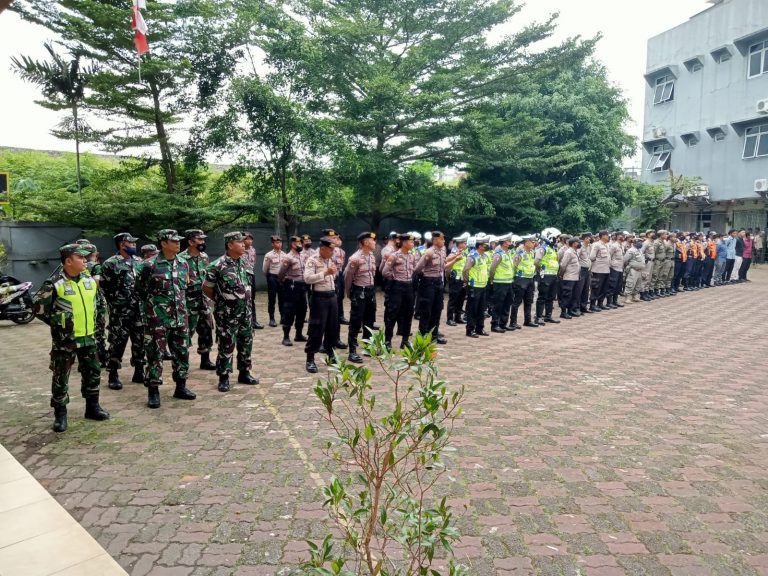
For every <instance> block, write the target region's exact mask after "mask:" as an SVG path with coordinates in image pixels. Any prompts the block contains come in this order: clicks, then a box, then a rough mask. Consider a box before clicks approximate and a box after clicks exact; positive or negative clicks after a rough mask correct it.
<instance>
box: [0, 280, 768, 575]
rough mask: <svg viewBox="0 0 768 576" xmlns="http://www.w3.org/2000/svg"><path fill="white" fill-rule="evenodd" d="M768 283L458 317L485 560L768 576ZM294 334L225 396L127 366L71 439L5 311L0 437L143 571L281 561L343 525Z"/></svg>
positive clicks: (468, 469)
mask: <svg viewBox="0 0 768 576" xmlns="http://www.w3.org/2000/svg"><path fill="white" fill-rule="evenodd" d="M752 278H753V280H754V281H753V282H752V283H750V284H747V285H739V286H729V287H724V288H718V289H712V290H705V291H699V292H696V293H690V294H685V295H680V296H677V297H675V298H667V299H664V300H660V301H656V302H654V303H650V304H638V305H633V306H630V307H627V308H625V309H623V310H619V311H614V312H607V313H601V314H593V315H591V316H589V317H586V318H583V319H580V320H573V321H571V322H568V323H567V325H566V324H563V325H560V326H547V327H546V328H539V329H536V330H534V329H525V330H523V331H517V332H514V333H512V334H505V335H497V334H493V335H492V337H490V338H484V339H480V340H470V339H467V338H465V337H464V336H463V330H462V328H461V327H458V328H445V329H444V331H445V333H446V335H447V336H448V338H449V340H450V342H449V344H448V345H447V346H445V347H443V349H442V350H441V352H440V359H439V364H440V366H441V371H442V376H444V377H445V378H447V379H448V380H450V381H451V382H453V383H456V384H460V383H461V384H464V385H465V386H466V388H467V395H466V400H465V406H464V410H465V411H464V416H463V420H462V421H461V422H460V425H459V426H458V427H457V430H456V437H455V443H456V445H457V447H458V452H457V453H456V455H455V456H454V457H452V458H451V459H449V460H448V465H449V472H448V474H447V475H446V477H445V481H444V482H442V484H441V487H440V490H441V491H442V492H444V493H447V494H448V495H449V497H450V499H451V501H452V503H453V505H454V506H455V508H456V512H457V514H458V515H459V516H460V522H459V524H460V527H461V529H462V533H463V534H464V536H463V539H462V541H461V543H460V545H459V546H457V548H456V555H457V557H458V558H459V559H460V560H461V561H463V562H464V563H465V564H467V565H468V566H469V567H470V574H472V575H494V574H496V575H524V574H553V575H555V574H558V575H559V574H565V575H577V574H581V575H588V576H612V575H620V574H648V575H653V576H665V575H675V576H677V575H694V574H715V575H730V574H733V575H737V574H738V575H741V574H743V575H755V574H768V490H767V489H768V475H766V465H768V418H767V415H766V412H767V411H768V391H766V387H767V385H768V370H767V368H768V361H766V359H765V346H764V342H765V338H766V333H765V330H766V325H767V323H766V321H767V320H768V312H767V311H766V307H765V302H766V299H767V298H768V270H766V268H762V269H760V270H757V271H754V272H753V273H752ZM261 299H262V300H263V298H261ZM380 315H381V310H380ZM265 317H266V315H265V314H264V312H263V311H262V313H261V315H260V318H261V319H262V320H263V319H264V318H265ZM280 337H281V336H280V331H279V330H277V329H269V328H267V329H265V330H263V331H259V332H256V337H255V346H254V361H255V366H256V369H255V372H256V373H257V374H258V375H259V376H260V377H261V385H260V386H256V387H248V386H243V385H235V387H234V389H233V391H232V392H230V393H228V394H221V393H219V392H217V391H216V386H215V382H216V377H215V375H214V374H212V373H210V372H207V373H203V372H200V371H198V370H193V371H192V373H191V376H190V384H191V387H192V388H193V389H194V390H195V391H196V392H197V394H198V399H197V401H195V402H183V401H178V400H173V399H172V398H170V394H171V393H172V389H171V386H168V385H166V386H165V387H164V390H162V397H163V407H162V408H161V409H160V410H157V411H150V410H148V409H147V408H145V401H146V395H145V389H144V387H143V386H141V385H136V384H130V383H127V382H126V381H127V380H128V379H129V378H130V372H129V369H124V370H123V372H122V376H123V380H124V382H126V386H125V389H123V390H122V391H119V392H115V391H111V390H109V389H107V388H106V386H105V385H104V382H103V383H102V386H103V392H102V398H103V402H102V403H103V404H104V406H105V407H106V408H107V409H108V410H110V412H111V413H112V420H110V421H109V422H107V423H95V422H91V421H84V420H83V419H82V418H81V416H82V406H83V404H82V399H81V398H79V397H78V394H77V392H75V394H73V402H72V404H71V405H70V411H71V417H70V429H69V431H68V432H67V433H65V434H63V435H55V434H54V433H53V432H52V431H51V430H50V426H51V423H52V413H51V409H50V408H49V405H48V394H49V382H50V372H49V371H48V369H47V352H48V345H49V337H48V333H47V327H46V326H44V325H43V324H41V323H39V322H37V321H35V322H34V323H32V324H30V325H28V326H14V325H11V324H9V323H6V322H3V323H2V324H0V343H1V345H2V357H0V358H1V359H0V442H2V443H3V444H4V445H5V446H6V447H7V448H8V450H10V451H11V452H12V453H13V454H14V455H15V456H16V457H17V458H18V459H19V460H20V461H21V462H22V464H24V465H25V466H26V467H27V468H28V469H29V470H30V472H32V474H33V475H34V476H35V477H36V478H37V479H38V480H39V481H40V482H41V483H42V484H43V485H44V486H45V487H46V488H47V489H48V490H49V491H50V492H51V493H52V494H53V495H54V496H55V497H56V499H57V500H58V501H59V502H60V503H61V504H62V505H63V506H64V507H65V508H66V509H67V510H68V511H69V512H70V513H71V514H72V515H73V516H74V517H75V518H76V519H77V520H78V521H80V522H81V523H82V525H83V526H84V527H85V528H86V529H87V530H88V531H89V532H90V533H91V534H92V535H93V536H94V537H95V538H96V539H97V540H98V541H99V542H100V543H101V544H102V545H103V546H104V547H105V548H106V549H107V551H108V552H110V553H111V554H112V555H113V556H114V557H115V558H116V559H117V560H118V562H119V563H120V564H121V565H122V566H124V567H125V569H126V570H127V571H128V572H129V573H131V574H133V575H137V576H139V575H144V574H153V575H169V576H170V575H179V576H182V575H190V574H191V575H200V576H203V575H206V576H207V575H213V574H215V575H230V574H236V575H238V576H246V575H268V574H269V575H271V574H275V573H277V572H278V571H279V570H281V569H283V568H286V567H290V566H292V565H295V564H296V563H297V562H299V561H300V560H301V559H302V558H304V557H305V550H306V545H305V544H304V540H305V539H307V538H311V539H320V538H322V536H323V535H324V534H325V532H326V530H327V527H326V525H325V524H324V520H323V518H324V512H323V510H322V508H321V506H320V503H321V502H322V498H321V496H320V495H319V492H318V489H317V485H316V484H315V480H314V479H315V478H317V477H318V474H317V472H322V468H323V467H322V462H321V457H320V451H319V448H320V446H321V445H322V443H323V442H324V436H327V430H326V429H325V428H324V427H323V426H321V425H320V422H319V418H318V416H317V413H316V409H317V406H318V403H317V401H316V399H315V398H314V396H313V394H312V393H311V385H312V379H311V378H310V377H309V375H308V374H307V373H306V372H304V369H303V368H304V366H303V355H302V353H301V347H300V346H294V347H293V348H285V347H283V346H280V344H279V342H280ZM192 360H193V363H195V362H197V360H198V358H197V356H196V355H195V354H193V355H192ZM166 366H167V367H168V368H167V370H169V365H168V364H166ZM169 380H170V374H168V375H167V381H169ZM78 386H79V384H76V385H75V386H74V388H75V390H76V391H77V390H78ZM44 552H45V551H41V553H44ZM1 571H2V567H0V572H1Z"/></svg>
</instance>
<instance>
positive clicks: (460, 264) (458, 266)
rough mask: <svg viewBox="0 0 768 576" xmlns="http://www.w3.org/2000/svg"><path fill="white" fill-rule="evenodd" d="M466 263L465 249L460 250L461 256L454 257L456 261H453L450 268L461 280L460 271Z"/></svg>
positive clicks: (462, 270)
mask: <svg viewBox="0 0 768 576" xmlns="http://www.w3.org/2000/svg"><path fill="white" fill-rule="evenodd" d="M466 263H467V251H466V249H465V250H462V251H461V256H460V257H459V258H457V259H456V262H454V263H453V267H452V268H451V270H453V271H454V272H456V274H457V276H458V277H459V280H461V273H462V272H464V265H465V264H466Z"/></svg>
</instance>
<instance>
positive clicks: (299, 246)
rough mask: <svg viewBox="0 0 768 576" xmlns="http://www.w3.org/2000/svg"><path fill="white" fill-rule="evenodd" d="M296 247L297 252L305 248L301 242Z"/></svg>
mask: <svg viewBox="0 0 768 576" xmlns="http://www.w3.org/2000/svg"><path fill="white" fill-rule="evenodd" d="M295 248H296V252H301V251H302V250H304V246H302V245H301V244H299V245H298V246H296V247H295Z"/></svg>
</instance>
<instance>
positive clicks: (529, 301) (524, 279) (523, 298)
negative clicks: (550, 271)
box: [512, 236, 539, 328]
mask: <svg viewBox="0 0 768 576" xmlns="http://www.w3.org/2000/svg"><path fill="white" fill-rule="evenodd" d="M533 247H534V240H533V238H532V237H531V236H528V237H526V238H524V239H523V243H522V246H521V247H519V248H518V250H517V252H515V258H514V260H513V264H514V266H515V283H514V284H513V286H514V291H515V302H514V304H513V306H512V325H513V326H514V327H518V328H519V326H518V324H517V309H518V307H519V306H520V304H522V305H523V314H524V317H525V321H524V322H523V326H528V327H529V328H538V327H539V325H538V324H536V323H535V322H534V321H533V319H532V318H531V309H532V307H533V293H534V290H535V286H534V283H533V278H534V276H536V262H535V260H536V254H535V253H534V251H533Z"/></svg>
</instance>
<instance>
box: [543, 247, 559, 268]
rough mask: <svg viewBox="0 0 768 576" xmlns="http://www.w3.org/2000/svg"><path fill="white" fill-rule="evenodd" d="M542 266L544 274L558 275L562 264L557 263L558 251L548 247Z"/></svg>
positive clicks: (545, 250)
mask: <svg viewBox="0 0 768 576" xmlns="http://www.w3.org/2000/svg"><path fill="white" fill-rule="evenodd" d="M540 265H541V273H542V274H545V275H552V274H557V272H558V270H560V263H559V262H558V261H557V251H556V250H555V249H554V248H550V247H549V246H547V247H546V248H545V249H544V256H542V257H541V262H540Z"/></svg>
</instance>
